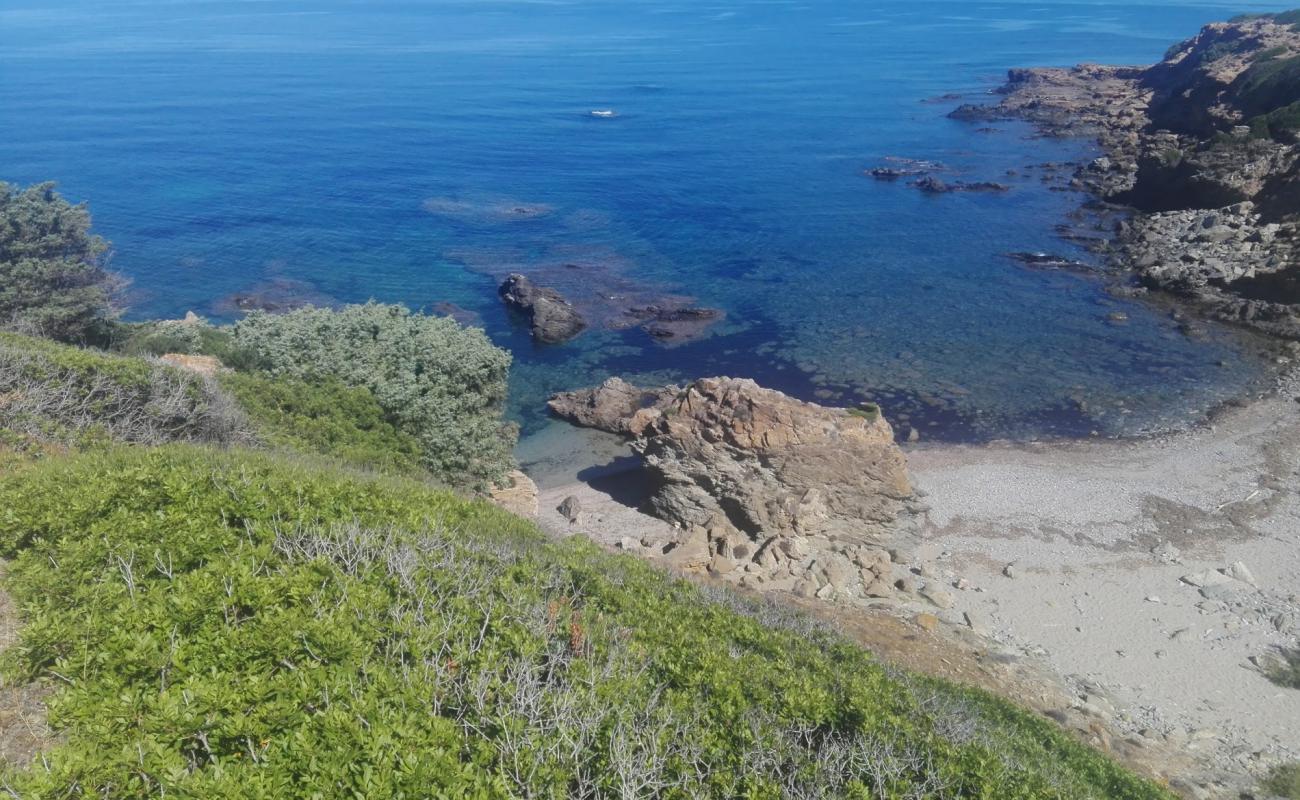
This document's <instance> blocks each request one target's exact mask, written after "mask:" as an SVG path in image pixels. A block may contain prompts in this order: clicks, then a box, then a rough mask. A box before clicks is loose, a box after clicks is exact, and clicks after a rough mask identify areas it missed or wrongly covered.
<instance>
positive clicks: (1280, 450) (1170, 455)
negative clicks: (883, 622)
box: [909, 389, 1300, 773]
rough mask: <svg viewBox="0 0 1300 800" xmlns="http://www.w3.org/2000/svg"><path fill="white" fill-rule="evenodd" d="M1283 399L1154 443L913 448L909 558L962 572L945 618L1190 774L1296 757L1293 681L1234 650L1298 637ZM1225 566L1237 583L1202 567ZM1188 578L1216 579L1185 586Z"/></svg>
mask: <svg viewBox="0 0 1300 800" xmlns="http://www.w3.org/2000/svg"><path fill="white" fill-rule="evenodd" d="M1296 394H1297V392H1296V391H1294V389H1287V390H1286V391H1283V392H1282V393H1281V394H1280V395H1279V396H1277V397H1273V398H1270V399H1267V400H1264V401H1260V402H1258V403H1256V404H1253V405H1251V406H1249V407H1247V408H1245V409H1241V410H1237V411H1234V412H1232V413H1230V414H1227V415H1225V416H1223V417H1222V418H1221V419H1220V420H1218V422H1217V423H1216V424H1214V425H1213V426H1210V427H1208V428H1206V429H1204V430H1200V431H1196V432H1193V433H1189V434H1183V435H1178V436H1173V437H1169V438H1166V439H1162V440H1156V441H1148V442H1136V443H1125V444H1114V443H1092V444H1087V443H1085V444H1075V445H1068V446H1053V447H1047V446H1044V447H1023V446H1022V447H1013V446H986V447H969V448H954V447H933V448H922V449H917V450H914V451H913V452H912V453H910V455H909V458H910V462H911V466H912V470H913V474H914V476H915V478H916V482H917V485H918V486H919V487H920V488H921V489H922V490H924V491H925V492H927V497H926V502H927V503H929V504H930V505H931V510H930V512H929V514H928V520H927V524H926V527H925V544H924V545H923V547H922V557H923V558H924V557H925V556H930V557H932V558H933V559H934V563H935V566H936V567H938V569H939V571H940V573H941V574H943V575H944V576H945V577H947V578H949V579H950V580H952V581H954V582H957V581H961V580H962V579H964V581H965V582H966V583H967V584H968V588H967V589H966V591H959V592H956V593H955V594H956V595H957V597H958V602H957V606H956V608H955V609H954V610H953V611H954V612H956V613H961V612H965V611H967V610H973V611H974V612H975V613H976V614H977V615H979V616H980V617H981V618H983V619H984V620H987V623H986V624H987V625H988V627H989V633H990V635H991V636H992V637H993V638H994V639H995V640H997V641H999V642H1001V643H1003V644H1005V645H1007V646H1009V647H1010V648H1013V649H1016V650H1019V651H1021V652H1024V653H1026V654H1031V655H1033V656H1035V657H1037V658H1039V659H1041V660H1042V661H1044V662H1045V663H1046V664H1047V665H1049V666H1050V667H1051V668H1052V669H1053V670H1054V671H1056V672H1057V673H1058V674H1060V675H1061V676H1062V677H1063V678H1064V679H1065V680H1066V682H1067V684H1068V685H1069V686H1071V687H1072V688H1074V689H1075V690H1076V691H1077V693H1078V695H1079V698H1080V700H1081V701H1084V700H1085V698H1086V699H1087V701H1088V702H1091V703H1093V704H1095V705H1097V706H1100V707H1101V709H1100V710H1101V711H1102V712H1103V713H1104V714H1105V715H1106V716H1107V717H1109V718H1110V719H1111V722H1112V724H1113V725H1114V726H1116V727H1117V728H1119V729H1120V730H1127V731H1132V732H1138V731H1143V732H1145V734H1146V735H1147V736H1158V737H1159V738H1160V739H1162V740H1164V741H1166V742H1167V743H1169V744H1171V745H1173V746H1176V747H1179V748H1181V749H1185V750H1187V751H1189V752H1192V753H1195V754H1196V755H1197V760H1198V761H1199V762H1201V765H1202V766H1203V767H1205V768H1206V770H1207V772H1212V771H1215V770H1223V771H1225V772H1229V773H1240V772H1241V771H1243V770H1247V771H1253V772H1257V771H1259V770H1260V769H1262V768H1263V767H1264V766H1266V765H1268V764H1270V763H1273V762H1275V761H1278V760H1283V759H1290V758H1296V757H1297V756H1300V691H1297V690H1294V689H1284V688H1280V687H1278V686H1277V685H1275V684H1273V683H1271V682H1270V681H1269V680H1267V679H1266V678H1265V677H1264V676H1263V675H1262V674H1261V672H1260V670H1259V669H1258V668H1257V667H1256V665H1255V664H1254V663H1252V662H1251V659H1252V658H1256V659H1258V658H1261V657H1267V656H1268V655H1269V654H1270V653H1271V652H1272V651H1274V650H1275V649H1276V648H1278V647H1282V646H1287V647H1294V646H1295V645H1296V635H1297V634H1298V633H1300V625H1297V620H1300V596H1298V595H1297V592H1300V494H1298V493H1297V487H1298V486H1300V481H1298V480H1297V478H1298V477H1300V403H1297V401H1296V399H1295V396H1296ZM1236 562H1240V563H1242V564H1244V565H1245V566H1246V567H1247V570H1248V572H1249V575H1246V574H1245V573H1242V575H1243V576H1245V577H1246V578H1247V580H1245V581H1242V580H1232V581H1225V580H1224V578H1222V577H1216V576H1218V575H1219V574H1220V573H1219V570H1223V569H1226V568H1228V567H1230V566H1231V565H1232V564H1234V563H1236ZM1007 565H1011V568H1010V570H1009V572H1010V574H1011V575H1012V576H1013V577H1008V576H1007V574H1005V572H1004V571H1006V568H1007ZM1204 573H1210V574H1209V575H1207V576H1206V577H1208V578H1209V579H1210V580H1211V581H1224V582H1223V583H1221V584H1220V585H1218V586H1211V587H1208V588H1204V589H1201V588H1198V587H1196V586H1194V585H1191V583H1189V582H1188V581H1187V580H1184V578H1185V576H1195V575H1197V574H1204ZM1252 579H1253V580H1252ZM1194 582H1199V581H1194ZM1094 698H1097V699H1094Z"/></svg>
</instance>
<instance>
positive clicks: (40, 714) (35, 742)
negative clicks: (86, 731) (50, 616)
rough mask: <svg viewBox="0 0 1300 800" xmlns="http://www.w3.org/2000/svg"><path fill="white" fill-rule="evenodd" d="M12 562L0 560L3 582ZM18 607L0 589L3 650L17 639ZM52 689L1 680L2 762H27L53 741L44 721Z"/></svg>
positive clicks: (0, 641) (0, 627)
mask: <svg viewBox="0 0 1300 800" xmlns="http://www.w3.org/2000/svg"><path fill="white" fill-rule="evenodd" d="M8 573H9V565H8V564H7V563H5V562H3V561H0V585H2V584H3V583H4V580H5V578H6V577H8ZM21 627H22V626H21V621H20V620H19V617H18V609H17V607H16V606H15V605H14V601H13V598H12V597H10V596H9V593H8V592H6V591H4V590H3V589H0V651H4V650H8V649H9V648H10V647H11V646H13V645H14V644H15V643H16V642H17V641H18V632H19V630H20V629H21ZM49 694H50V688H49V687H48V686H47V685H45V684H42V683H23V684H11V683H10V682H9V681H7V680H4V681H3V682H0V762H4V763H8V764H17V765H25V764H28V763H30V762H31V760H32V759H33V758H35V757H36V755H37V754H38V753H40V752H41V751H43V750H45V749H47V748H48V747H49V746H50V744H51V743H52V742H53V741H54V739H55V737H54V734H53V732H52V731H51V730H50V728H49V726H48V725H47V724H46V721H45V698H46V697H48V696H49Z"/></svg>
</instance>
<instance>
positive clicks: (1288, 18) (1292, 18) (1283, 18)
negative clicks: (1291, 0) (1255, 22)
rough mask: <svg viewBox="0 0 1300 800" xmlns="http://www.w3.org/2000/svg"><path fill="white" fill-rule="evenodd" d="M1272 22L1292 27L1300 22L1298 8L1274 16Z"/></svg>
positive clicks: (1299, 10) (1299, 9)
mask: <svg viewBox="0 0 1300 800" xmlns="http://www.w3.org/2000/svg"><path fill="white" fill-rule="evenodd" d="M1273 21H1274V22H1276V23H1278V24H1279V25H1293V24H1295V23H1297V22H1300V8H1297V9H1293V10H1291V11H1282V12H1280V13H1277V14H1274V15H1273Z"/></svg>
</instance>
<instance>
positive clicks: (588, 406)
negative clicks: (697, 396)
mask: <svg viewBox="0 0 1300 800" xmlns="http://www.w3.org/2000/svg"><path fill="white" fill-rule="evenodd" d="M677 391H678V390H677V387H669V388H667V389H639V388H637V387H636V386H633V385H632V384H630V383H628V382H627V381H625V380H623V379H622V378H610V379H609V380H607V381H605V382H604V383H602V384H601V385H600V386H598V387H596V388H595V389H584V390H582V391H577V392H563V393H561V394H557V395H555V396H554V397H552V398H551V399H550V401H549V402H548V403H547V405H548V406H549V407H550V409H551V411H552V412H553V413H554V414H555V415H556V416H559V417H563V418H564V419H566V420H568V421H569V422H572V423H573V424H575V425H581V426H582V427H584V428H596V429H597V430H602V431H608V432H609V433H619V434H628V435H632V436H637V435H640V434H641V432H642V431H643V430H644V429H645V426H646V425H647V424H648V423H649V421H650V419H651V418H652V417H651V415H652V414H657V413H658V410H659V409H660V408H662V407H664V406H666V405H667V404H668V403H669V402H670V401H671V400H672V398H673V397H674V396H675V393H676V392H677ZM640 412H646V413H640Z"/></svg>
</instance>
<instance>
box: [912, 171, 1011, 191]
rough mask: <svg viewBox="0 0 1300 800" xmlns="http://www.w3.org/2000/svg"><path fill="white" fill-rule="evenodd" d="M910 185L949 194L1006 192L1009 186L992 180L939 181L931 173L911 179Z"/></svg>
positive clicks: (923, 189) (922, 189)
mask: <svg viewBox="0 0 1300 800" xmlns="http://www.w3.org/2000/svg"><path fill="white" fill-rule="evenodd" d="M912 185H913V186H915V187H916V188H918V189H920V190H921V191H923V192H926V193H927V194H951V193H952V192H1007V191H1010V190H1011V187H1010V186H1007V185H1006V184H1004V183H994V182H992V181H976V182H974V183H968V182H966V181H951V182H949V181H941V180H939V179H938V178H936V177H934V176H933V175H927V176H926V177H924V178H920V179H918V180H915V181H912Z"/></svg>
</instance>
